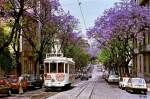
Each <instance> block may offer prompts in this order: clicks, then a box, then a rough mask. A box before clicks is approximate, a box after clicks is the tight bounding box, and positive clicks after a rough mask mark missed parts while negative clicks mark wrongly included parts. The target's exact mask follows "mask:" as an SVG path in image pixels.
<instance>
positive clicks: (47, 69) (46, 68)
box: [45, 63, 49, 73]
mask: <svg viewBox="0 0 150 99" xmlns="http://www.w3.org/2000/svg"><path fill="white" fill-rule="evenodd" d="M45 72H46V73H49V63H45Z"/></svg>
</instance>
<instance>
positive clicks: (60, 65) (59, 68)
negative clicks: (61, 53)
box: [58, 63, 64, 73]
mask: <svg viewBox="0 0 150 99" xmlns="http://www.w3.org/2000/svg"><path fill="white" fill-rule="evenodd" d="M58 72H59V73H63V72H64V63H58Z"/></svg>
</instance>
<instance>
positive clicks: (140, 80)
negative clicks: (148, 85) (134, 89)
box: [132, 78, 145, 85]
mask: <svg viewBox="0 0 150 99" xmlns="http://www.w3.org/2000/svg"><path fill="white" fill-rule="evenodd" d="M132 83H133V84H135V85H139V84H145V80H144V79H140V78H134V79H132Z"/></svg>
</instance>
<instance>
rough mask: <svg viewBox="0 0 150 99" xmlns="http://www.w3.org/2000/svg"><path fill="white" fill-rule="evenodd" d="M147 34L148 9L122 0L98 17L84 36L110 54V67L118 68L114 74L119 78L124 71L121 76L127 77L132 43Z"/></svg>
mask: <svg viewBox="0 0 150 99" xmlns="http://www.w3.org/2000/svg"><path fill="white" fill-rule="evenodd" d="M149 31H150V14H149V12H148V9H147V8H146V7H143V6H140V5H138V4H137V3H136V2H134V1H133V0H121V1H120V2H118V3H116V4H115V6H114V7H113V8H110V9H108V10H106V11H105V12H104V15H103V16H100V17H98V18H97V19H96V21H95V25H94V27H92V28H90V29H89V30H88V31H87V34H88V35H89V36H90V37H93V38H95V39H96V40H97V41H98V42H99V46H101V48H107V49H109V50H110V51H109V52H110V53H111V55H112V57H111V58H109V60H108V62H110V60H111V62H113V63H111V64H110V67H114V66H115V67H117V70H116V71H117V72H120V74H121V70H120V71H119V69H120V68H123V71H124V74H128V75H129V71H128V63H129V62H130V60H131V59H132V58H133V54H134V47H133V43H134V42H136V41H137V40H138V41H142V40H143V37H144V36H145V35H149V34H148V33H149Z"/></svg>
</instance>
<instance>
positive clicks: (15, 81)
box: [7, 76, 28, 92]
mask: <svg viewBox="0 0 150 99" xmlns="http://www.w3.org/2000/svg"><path fill="white" fill-rule="evenodd" d="M7 77H8V78H7V79H8V81H9V83H10V85H11V90H12V91H15V92H18V91H19V82H18V79H19V77H17V76H7ZM27 88H28V82H27V80H25V79H24V78H23V90H24V91H25V90H27Z"/></svg>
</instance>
